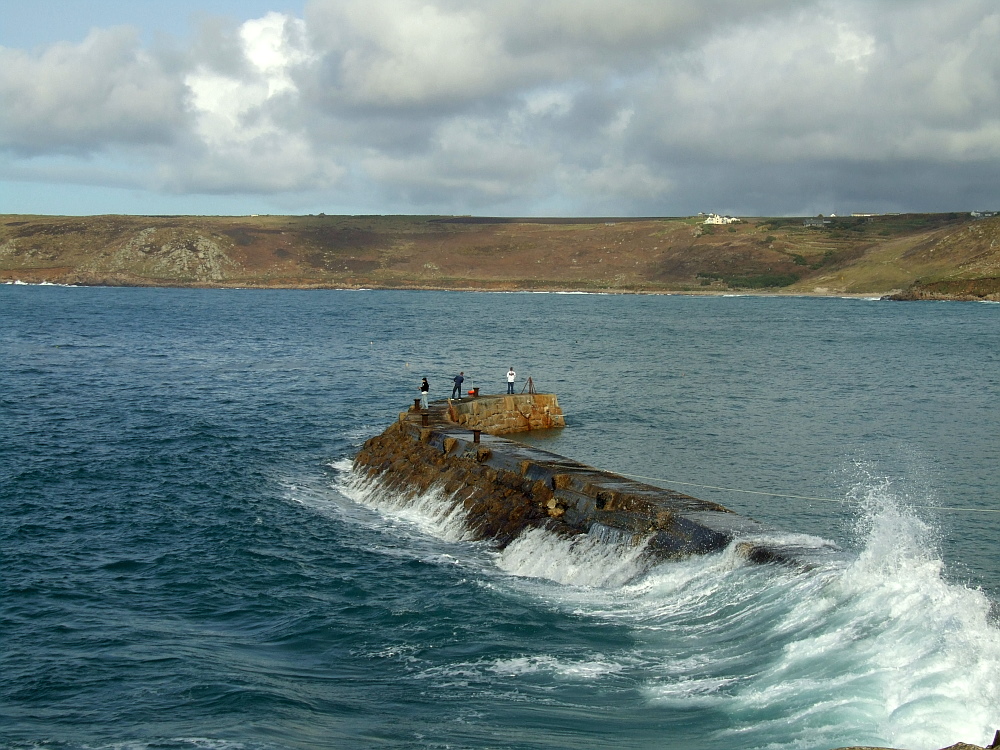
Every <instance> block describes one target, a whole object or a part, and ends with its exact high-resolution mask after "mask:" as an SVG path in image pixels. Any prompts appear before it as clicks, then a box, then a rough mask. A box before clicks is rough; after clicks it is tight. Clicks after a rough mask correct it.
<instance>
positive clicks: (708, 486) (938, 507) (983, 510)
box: [622, 474, 1000, 513]
mask: <svg viewBox="0 0 1000 750" xmlns="http://www.w3.org/2000/svg"><path fill="white" fill-rule="evenodd" d="M622 476H626V477H631V478H633V479H647V480H649V481H651V482H659V483H661V484H680V485H684V486H685V487H701V488H702V489H706V490H723V491H725V492H742V493H744V494H746V495H767V496H768V497H788V498H792V499H793V500H816V501H819V502H823V503H837V504H839V505H844V504H846V502H847V501H846V500H837V499H835V498H832V497H810V496H808V495H784V494H782V493H780V492H760V491H759V490H741V489H737V488H736V487H716V486H715V485H711V484H696V483H694V482H676V481H673V480H671V479H663V478H662V477H644V476H642V475H640V474H622ZM907 507H910V508H922V509H930V510H951V511H959V512H966V513H1000V510H997V509H994V508H961V507H949V506H946V505H908V506H907Z"/></svg>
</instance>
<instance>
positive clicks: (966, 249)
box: [0, 213, 1000, 300]
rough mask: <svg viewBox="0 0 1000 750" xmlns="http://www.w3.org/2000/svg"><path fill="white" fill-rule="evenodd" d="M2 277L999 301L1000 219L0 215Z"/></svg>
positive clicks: (259, 285) (181, 283)
mask: <svg viewBox="0 0 1000 750" xmlns="http://www.w3.org/2000/svg"><path fill="white" fill-rule="evenodd" d="M0 281H6V282H18V281H19V282H23V283H53V284H78V285H89V286H94V285H102V286H169V287H202V288H218V287H246V288H270V289H274V288H294V289H329V288H335V289H357V288H366V289H370V288H379V289H456V290H458V289H469V290H471V289H481V290H505V291H507V290H550V291H551V290H572V291H591V292H648V293H652V292H688V293H724V292H728V291H732V290H741V291H757V292H766V293H769V294H773V293H778V292H780V293H788V294H799V295H801V294H810V295H841V294H860V295H872V294H876V295H890V294H900V295H903V296H902V297H900V298H905V299H910V298H914V299H915V298H935V299H937V298H948V297H949V295H954V296H952V297H951V298H958V299H992V300H997V299H1000V217H991V218H976V217H974V216H972V215H970V214H967V213H947V214H906V215H883V216H864V217H860V216H859V217H853V216H851V217H847V216H845V217H830V218H828V219H822V220H815V219H803V218H801V217H800V218H753V217H744V218H743V219H742V220H741V221H740V222H738V223H733V224H729V225H727V226H718V225H713V224H706V223H705V217H704V216H689V217H660V218H653V217H647V218H637V217H628V218H596V217H588V218H495V217H494V218H489V217H472V216H325V215H323V214H320V215H317V216H80V217H78V216H20V215H0ZM942 284H943V286H942ZM911 288H912V289H913V290H914V292H913V294H908V292H909V290H911Z"/></svg>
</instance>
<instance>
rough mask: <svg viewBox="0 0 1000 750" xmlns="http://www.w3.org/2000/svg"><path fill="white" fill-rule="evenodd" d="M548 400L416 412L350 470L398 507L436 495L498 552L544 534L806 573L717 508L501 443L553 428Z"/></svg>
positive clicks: (767, 533) (492, 401) (793, 555)
mask: <svg viewBox="0 0 1000 750" xmlns="http://www.w3.org/2000/svg"><path fill="white" fill-rule="evenodd" d="M563 424H564V418H563V415H562V410H561V409H560V408H559V405H558V400H557V398H556V397H555V396H554V395H551V394H529V395H516V396H482V397H477V398H469V399H462V400H459V401H450V400H449V401H437V402H434V403H432V404H431V405H430V408H429V409H427V410H426V411H421V410H420V409H419V408H418V406H417V405H416V404H415V405H414V406H413V407H411V408H410V410H409V411H407V412H403V413H401V414H400V415H399V420H398V421H397V422H396V423H395V424H393V425H391V426H390V427H389V428H388V429H386V430H385V432H383V433H382V434H380V435H376V436H375V437H373V438H371V439H370V440H368V441H367V442H366V443H365V444H364V446H363V447H362V448H361V450H360V451H359V453H358V455H357V457H356V458H355V460H354V468H355V470H356V471H357V472H358V473H359V474H361V475H362V476H363V477H365V479H366V481H369V482H373V483H378V484H379V486H380V487H381V488H383V489H385V490H387V491H391V492H394V493H397V494H398V496H399V497H400V498H402V499H403V500H404V501H406V500H414V499H416V498H418V497H420V496H422V495H424V494H425V493H427V492H429V491H431V490H442V491H443V498H445V499H444V500H442V502H446V503H451V504H452V506H453V507H457V506H461V508H462V510H463V511H464V514H465V518H466V522H467V523H468V525H469V527H470V529H471V530H472V533H473V535H474V536H475V537H476V538H477V539H489V540H493V541H495V542H496V543H497V544H499V545H500V546H504V545H506V544H509V543H510V542H512V541H513V540H514V539H515V538H517V536H518V535H519V534H521V533H522V532H524V531H526V530H529V529H532V528H545V529H548V530H549V531H551V532H553V533H557V534H562V535H568V536H572V535H578V534H589V535H591V536H593V537H597V538H599V539H601V540H602V541H605V542H608V543H615V544H626V545H636V544H644V545H646V549H647V551H648V554H649V555H650V557H651V558H653V559H664V558H670V557H682V556H687V555H691V554H696V553H705V552H711V551H714V550H720V549H722V548H724V547H726V546H728V545H729V544H730V543H732V542H734V541H736V540H741V541H737V551H738V552H739V553H740V554H742V555H744V556H745V557H747V558H748V559H750V560H752V561H755V562H793V563H807V562H808V558H809V556H810V555H811V554H813V553H814V552H815V551H814V550H803V549H798V548H793V547H789V546H786V545H776V544H773V543H768V542H766V541H762V540H763V539H765V538H767V537H773V536H774V534H775V533H774V532H773V531H772V530H771V529H768V528H766V527H765V526H763V525H762V524H760V523H758V522H757V521H754V520H752V519H749V518H745V517H742V516H739V515H737V514H736V513H733V512H732V511H730V510H729V509H727V508H724V507H723V506H721V505H718V504H716V503H712V502H708V501H705V500H699V499H698V498H695V497H691V496H689V495H684V494H681V493H679V492H675V491H673V490H669V489H663V488H660V487H654V486H652V485H648V484H643V483H641V482H637V481H634V480H632V479H629V478H627V477H624V476H621V475H618V474H613V473H611V472H607V471H602V470H600V469H596V468H594V467H592V466H587V465H586V464H582V463H579V462H576V461H573V460H571V459H568V458H565V457H563V456H560V455H557V454H555V453H551V452H548V451H545V450H541V449H539V448H536V447H533V446H528V445H524V444H521V443H518V442H515V441H513V440H510V439H507V438H503V437H500V435H501V434H510V433H514V432H522V431H526V430H530V429H539V428H544V427H554V426H562V425H563Z"/></svg>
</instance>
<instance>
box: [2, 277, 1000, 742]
mask: <svg viewBox="0 0 1000 750" xmlns="http://www.w3.org/2000/svg"><path fill="white" fill-rule="evenodd" d="M0 357H2V360H3V364H2V369H0V378H2V379H0V424H2V430H0V503H2V506H0V507H2V511H3V512H2V516H0V566H2V567H0V591H2V598H0V690H2V692H0V747H2V748H4V750H13V749H14V748H17V749H21V748H52V749H53V750H56V749H58V750H76V749H77V748H79V749H81V750H82V749H83V748H88V749H89V748H100V749H110V748H114V749H115V750H118V749H120V748H128V749H129V750H148V749H152V748H157V749H158V748H177V749H179V750H187V749H189V748H211V749H212V750H234V749H236V748H239V749H242V748H248V749H254V750H256V749H257V748H260V749H267V750H270V749H272V748H275V749H277V748H334V747H367V746H382V747H406V748H601V747H607V748H612V747H614V748H620V747H630V748H661V747H663V748H665V747H676V748H710V747H718V746H719V744H720V743H724V744H725V746H728V747H739V748H832V747H837V746H839V745H845V744H888V745H893V746H897V747H907V748H913V749H914V750H920V749H922V748H938V747H942V746H944V745H948V744H952V743H953V742H956V741H958V740H966V741H971V742H977V743H980V744H984V743H986V742H988V741H989V740H990V739H992V736H993V731H994V730H995V729H997V728H1000V677H998V675H1000V630H998V628H997V624H996V618H995V612H996V611H997V602H998V601H1000V584H998V573H1000V562H998V560H1000V555H998V554H997V552H998V549H997V540H998V538H1000V513H998V512H997V511H1000V490H998V487H1000V484H998V481H997V473H996V467H997V466H998V465H1000V438H998V430H997V427H998V414H1000V410H998V407H997V403H998V396H1000V306H997V305H986V304H972V303H927V304H923V303H921V304H897V303H885V302H878V301H874V300H855V299H775V298H758V297H679V296H678V297H619V296H589V295H588V296H579V295H534V294H513V295H512V294H506V295H502V294H471V293H470V294H464V293H423V292H420V293H418V292H291V291H287V292H285V291H282V292H277V291H276V292H266V291H182V290H142V289H74V288H51V287H23V286H16V287H15V286H6V287H0ZM509 365H513V366H514V367H515V368H516V369H517V370H518V372H519V373H520V374H521V375H522V376H527V375H531V376H532V378H533V379H534V381H535V383H536V384H537V387H538V388H539V389H540V390H546V391H554V392H556V393H558V394H559V397H560V402H561V404H562V406H563V408H564V410H565V411H566V412H567V414H568V420H567V421H568V423H569V427H567V428H566V429H565V430H563V431H560V432H557V433H551V434H545V435H538V436H533V437H532V440H534V441H540V442H542V443H544V445H545V447H546V448H547V449H550V450H554V451H556V452H559V453H562V454H564V455H567V456H570V457H572V458H574V459H577V460H581V461H585V462H587V463H591V464H594V465H597V466H600V467H602V468H607V469H612V470H615V471H619V472H622V473H627V474H631V475H636V476H640V477H646V478H648V479H647V481H653V483H657V482H659V483H662V484H663V485H664V486H672V487H674V488H676V489H679V490H681V491H685V492H688V493H689V494H693V495H696V496H698V497H703V498H705V499H710V500H716V501H718V502H722V503H723V504H725V505H727V506H728V507H730V508H732V509H734V510H736V511H738V512H741V513H744V514H746V515H750V516H752V517H754V518H757V519H759V520H761V521H765V522H767V523H769V524H771V525H773V526H775V527H776V528H778V529H781V530H782V531H781V532H780V533H781V534H782V535H786V536H788V537H789V538H792V539H794V541H796V542H797V543H800V544H805V545H811V546H816V547H817V548H821V549H831V550H832V549H837V550H840V552H839V553H835V554H830V555H829V556H828V561H827V562H825V563H824V564H822V565H820V566H818V567H817V568H815V569H813V570H810V571H807V572H799V571H794V570H789V569H785V568H781V567H777V566H753V565H747V564H745V563H744V562H743V561H742V560H741V559H740V558H739V557H738V556H736V555H734V554H731V552H729V551H727V552H723V553H721V554H717V555H710V556H706V557H701V558H696V559H691V560H686V561H682V562H673V563H666V564H662V565H659V566H657V567H654V568H652V569H650V568H648V566H647V565H645V563H644V562H643V558H642V557H641V554H640V552H639V551H637V550H634V549H622V548H615V547H609V546H607V545H603V544H599V543H596V542H593V541H591V540H588V539H583V540H577V541H576V542H574V543H572V544H571V543H569V542H566V541H564V540H559V539H555V538H552V537H550V536H548V535H546V534H544V533H540V532H533V533H531V534H529V535H526V536H525V537H523V538H521V539H519V540H518V541H517V542H515V543H514V544H512V545H511V546H510V547H508V548H507V549H505V550H503V551H498V550H496V549H494V548H492V547H491V546H490V545H488V544H483V543H476V542H471V541H468V539H467V534H466V529H465V526H464V523H463V519H462V518H461V516H460V514H459V515H456V514H448V513H444V512H442V508H443V507H444V506H445V504H444V503H443V502H442V498H440V497H438V496H436V495H434V494H433V493H431V494H430V495H428V496H427V497H424V498H421V499H420V502H418V503H417V504H415V505H412V506H405V505H402V504H400V503H399V502H398V499H397V498H395V497H393V496H392V495H391V494H389V493H387V492H385V491H383V490H380V488H378V487H372V486H368V485H365V484H363V483H361V482H360V481H358V478H357V477H355V476H353V475H352V473H351V471H350V459H351V458H352V457H353V455H354V453H355V452H356V451H357V449H358V447H359V446H360V444H361V443H362V442H363V441H364V440H365V439H366V438H367V437H369V436H371V435H373V434H376V433H377V432H380V431H381V430H382V429H383V428H384V427H385V426H386V425H387V424H388V423H389V422H391V421H392V420H393V419H394V418H395V416H396V414H397V412H398V411H399V410H401V409H403V408H405V407H406V406H407V405H408V404H410V403H412V399H413V398H414V396H415V394H416V387H417V384H418V383H419V379H420V377H421V376H424V375H426V376H427V377H428V378H429V379H430V381H431V384H432V391H431V395H432V397H443V396H445V395H447V394H448V393H450V384H449V383H448V381H449V379H450V377H451V375H453V374H454V372H456V371H457V370H459V369H462V370H464V371H465V373H466V376H467V378H469V381H471V382H470V383H469V384H470V385H477V386H480V387H481V388H482V390H483V391H485V392H491V391H501V390H503V389H504V387H505V384H504V377H503V376H504V372H505V371H506V369H507V367H508V366H509ZM469 381H467V382H469ZM747 491H751V492H747ZM755 493H773V494H755ZM991 607H992V609H991ZM991 611H992V612H993V614H991Z"/></svg>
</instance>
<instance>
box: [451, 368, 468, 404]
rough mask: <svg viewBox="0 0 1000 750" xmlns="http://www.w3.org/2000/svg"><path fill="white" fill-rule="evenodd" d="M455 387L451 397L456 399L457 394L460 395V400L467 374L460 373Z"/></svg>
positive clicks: (456, 378) (456, 377)
mask: <svg viewBox="0 0 1000 750" xmlns="http://www.w3.org/2000/svg"><path fill="white" fill-rule="evenodd" d="M454 380H455V387H454V388H452V389H451V397H452V398H455V394H456V393H457V394H458V397H459V398H462V383H464V382H465V373H464V372H460V373H458V375H456V376H455V378H454Z"/></svg>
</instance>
